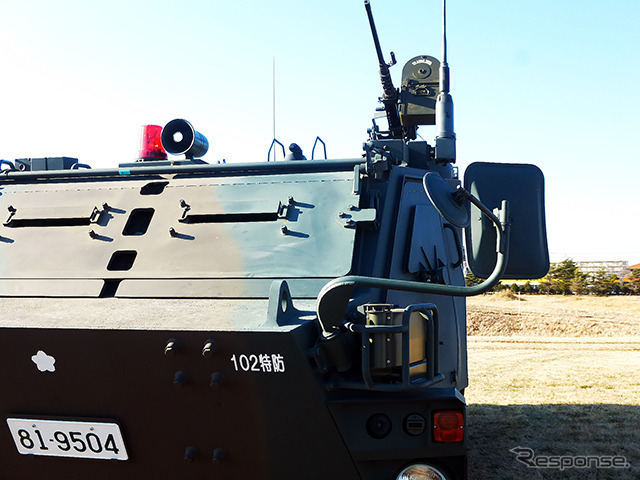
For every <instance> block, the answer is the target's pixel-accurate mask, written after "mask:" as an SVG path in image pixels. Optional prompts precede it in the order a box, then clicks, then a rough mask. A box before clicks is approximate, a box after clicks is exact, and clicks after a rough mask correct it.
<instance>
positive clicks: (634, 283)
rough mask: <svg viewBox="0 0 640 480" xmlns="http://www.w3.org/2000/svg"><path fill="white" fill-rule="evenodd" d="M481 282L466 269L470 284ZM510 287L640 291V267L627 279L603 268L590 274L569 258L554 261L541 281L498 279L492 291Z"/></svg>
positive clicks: (604, 292) (522, 289) (567, 291)
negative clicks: (521, 281) (499, 280)
mask: <svg viewBox="0 0 640 480" xmlns="http://www.w3.org/2000/svg"><path fill="white" fill-rule="evenodd" d="M480 282H482V279H481V278H478V277H476V276H475V275H474V274H473V273H472V272H471V271H469V273H467V277H466V283H467V285H469V286H471V285H477V284H478V283H480ZM500 290H511V291H512V292H514V293H527V294H532V293H542V294H551V295H620V294H623V295H640V269H639V268H636V269H633V270H632V271H631V273H630V274H629V275H628V276H626V277H625V278H624V279H620V278H618V276H617V275H612V274H608V273H607V272H606V271H605V270H604V269H602V270H600V271H598V272H596V273H594V274H587V273H584V272H583V271H581V270H580V269H579V268H578V265H577V264H576V262H574V261H573V260H571V259H570V258H568V259H566V260H563V261H562V262H559V263H552V264H551V268H550V269H549V273H548V274H547V276H546V277H544V278H543V279H542V280H540V281H535V282H532V281H527V282H525V283H511V284H509V283H508V281H506V282H502V283H499V284H498V285H496V286H495V287H494V288H493V291H500Z"/></svg>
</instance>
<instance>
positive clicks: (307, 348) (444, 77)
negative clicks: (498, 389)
mask: <svg viewBox="0 0 640 480" xmlns="http://www.w3.org/2000/svg"><path fill="white" fill-rule="evenodd" d="M365 7H366V11H367V14H368V17H369V22H370V25H371V31H372V33H373V39H374V42H375V48H376V52H377V54H378V59H379V62H380V77H381V80H382V86H383V96H382V97H381V99H380V101H381V104H382V106H381V110H383V111H384V114H385V115H386V118H387V121H388V129H387V130H381V129H380V128H379V127H378V126H376V125H375V122H374V126H373V128H371V129H370V130H369V139H368V141H367V142H366V143H365V144H364V155H363V156H362V157H360V158H353V159H338V160H327V159H323V160H313V159H311V160H304V159H303V158H304V156H303V155H302V152H301V151H300V150H299V149H296V148H294V149H292V154H291V156H289V157H288V158H290V160H289V159H286V160H283V161H277V162H262V163H251V164H231V163H229V164H226V163H222V164H208V163H206V162H205V161H203V160H201V159H200V157H202V156H203V155H204V154H205V153H206V151H207V148H208V142H207V139H206V138H205V137H204V136H203V135H202V134H200V133H199V132H197V131H195V130H194V128H193V127H192V126H191V124H190V123H188V122H187V121H185V120H180V119H179V120H173V121H171V122H169V123H168V124H167V125H166V126H165V127H164V128H163V129H160V127H154V126H149V127H147V128H146V129H145V130H144V139H143V142H144V148H143V149H142V151H141V153H140V159H139V161H137V162H131V163H124V164H120V166H119V168H114V169H96V170H92V169H90V168H88V166H87V165H82V164H80V163H78V162H77V160H75V159H71V158H66V157H56V158H53V157H48V158H28V159H18V160H15V161H13V162H9V161H6V160H3V161H2V164H3V169H2V174H1V175H0V211H1V212H4V214H5V218H4V219H3V221H2V225H0V302H1V305H2V314H0V336H1V338H2V339H3V347H2V349H0V365H1V367H0V368H1V369H2V378H3V385H4V387H3V389H2V393H1V394H0V410H1V412H2V415H3V416H4V421H3V423H4V426H3V427H2V428H0V458H1V459H2V461H1V462H0V464H1V467H0V468H1V470H2V476H3V478H4V477H6V478H12V479H15V480H20V479H40V478H42V475H43V473H44V472H46V475H47V477H48V478H52V479H54V478H55V479H87V478H91V479H94V480H96V479H110V480H111V479H114V478H118V479H122V480H128V479H141V478H182V479H202V478H217V479H218V478H219V479H235V480H244V479H256V480H257V479H265V480H266V479H278V480H281V479H291V480H293V479H323V480H324V479H331V478H333V479H341V480H351V479H353V480H356V479H362V480H409V479H412V480H454V479H465V478H466V431H465V428H466V417H465V397H464V389H465V387H466V386H467V383H468V379H467V360H466V353H467V350H466V333H465V329H466V326H465V297H467V296H470V295H476V294H480V293H483V292H486V291H487V290H489V289H490V288H492V287H493V286H494V285H495V284H496V282H498V280H499V279H500V278H502V277H504V278H516V279H517V278H539V277H541V276H543V275H544V274H545V273H546V271H547V269H548V264H549V261H548V251H547V243H546V233H545V220H544V180H543V176H542V173H541V172H540V170H539V169H538V168H537V167H535V166H533V165H523V164H491V163H473V164H471V165H470V166H468V167H467V168H466V171H465V175H464V182H461V181H459V180H458V178H457V170H456V169H455V168H454V167H453V166H452V164H453V163H454V162H455V158H456V148H455V142H456V138H455V134H454V131H453V103H452V99H451V95H450V93H449V67H448V65H447V52H446V41H445V38H446V36H445V34H444V28H443V51H442V61H438V60H437V59H436V58H434V57H431V56H426V55H421V56H417V57H415V58H412V59H411V60H409V61H408V62H407V64H406V65H405V66H404V68H403V70H402V85H401V87H400V88H399V89H396V88H395V87H394V85H393V83H392V80H391V76H390V74H389V66H390V65H392V64H393V63H395V60H394V59H393V55H392V59H393V62H392V63H391V64H387V63H386V62H385V60H384V58H383V54H382V51H381V48H380V43H379V41H378V36H377V33H376V29H375V26H374V23H373V17H372V15H371V7H370V5H369V2H368V1H365ZM444 16H445V15H444V8H443V25H444ZM434 124H435V125H436V132H437V133H436V138H435V144H434V145H429V144H428V143H426V142H424V141H415V139H416V130H417V128H418V127H419V126H420V125H434ZM272 146H273V144H272ZM294 150H295V151H294ZM166 152H168V153H170V154H173V155H184V158H182V157H176V158H177V159H175V160H171V161H169V160H167V153H166ZM462 185H464V187H463V186H462ZM463 239H464V241H463ZM466 265H468V266H469V267H470V268H471V270H472V271H473V272H474V273H475V274H476V275H477V276H479V277H481V278H485V279H486V280H484V282H482V283H481V284H479V285H476V286H471V287H467V286H465V285H464V283H465V282H464V273H463V272H464V270H463V268H464V267H465V266H466Z"/></svg>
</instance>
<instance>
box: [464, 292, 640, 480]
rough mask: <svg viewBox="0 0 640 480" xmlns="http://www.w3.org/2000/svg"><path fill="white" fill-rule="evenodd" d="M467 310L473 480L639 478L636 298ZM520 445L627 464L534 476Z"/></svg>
mask: <svg viewBox="0 0 640 480" xmlns="http://www.w3.org/2000/svg"><path fill="white" fill-rule="evenodd" d="M468 310H469V314H470V315H469V316H470V317H471V319H470V322H469V323H470V328H471V331H472V336H470V337H469V379H470V380H469V383H470V386H469V387H468V388H467V390H466V391H465V396H466V398H467V401H468V404H469V407H468V429H467V433H468V439H469V478H470V479H484V478H490V479H494V480H507V479H509V480H520V479H529V478H531V479H576V480H577V479H580V480H592V479H594V480H595V479H610V478H611V479H613V478H616V479H627V478H628V479H638V478H640V428H639V427H640V298H635V297H615V298H611V297H609V298H594V297H543V296H531V297H524V301H522V300H521V301H520V302H518V300H517V298H516V300H510V299H505V298H500V297H497V296H491V297H490V296H486V297H477V298H474V299H471V300H470V301H469V306H468ZM493 332H497V333H494V334H493V336H492V333H493ZM518 446H520V447H527V448H531V449H533V450H534V451H535V453H536V455H546V456H549V455H583V456H586V455H589V456H593V455H609V456H615V455H621V456H624V457H626V459H627V461H628V462H629V463H630V465H631V466H630V468H628V469H597V468H586V469H567V470H564V471H560V470H550V469H533V468H528V467H526V466H525V465H523V464H521V463H520V462H517V461H516V460H515V458H516V456H515V454H513V453H511V452H509V450H510V449H512V448H515V447H518Z"/></svg>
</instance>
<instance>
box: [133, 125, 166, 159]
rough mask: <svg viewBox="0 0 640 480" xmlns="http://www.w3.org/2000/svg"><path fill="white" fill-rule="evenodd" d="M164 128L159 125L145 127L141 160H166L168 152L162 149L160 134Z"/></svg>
mask: <svg viewBox="0 0 640 480" xmlns="http://www.w3.org/2000/svg"><path fill="white" fill-rule="evenodd" d="M161 133H162V127H161V126H159V125H143V127H142V137H141V138H140V152H139V153H138V158H139V159H140V160H143V161H144V160H166V159H167V152H166V151H165V149H164V148H163V147H162V142H161V141H160V134H161Z"/></svg>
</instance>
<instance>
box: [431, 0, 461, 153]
mask: <svg viewBox="0 0 640 480" xmlns="http://www.w3.org/2000/svg"><path fill="white" fill-rule="evenodd" d="M449 88H450V85H449V64H448V63H447V2H446V0H442V62H441V63H440V93H439V94H438V98H437V99H436V149H435V150H436V152H435V159H436V161H437V162H441V163H453V162H455V161H456V134H455V133H454V131H453V98H452V97H451V94H450V93H449Z"/></svg>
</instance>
